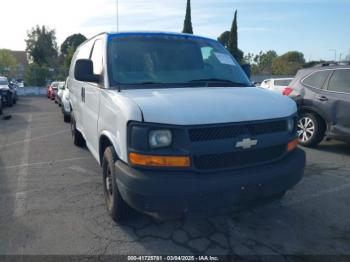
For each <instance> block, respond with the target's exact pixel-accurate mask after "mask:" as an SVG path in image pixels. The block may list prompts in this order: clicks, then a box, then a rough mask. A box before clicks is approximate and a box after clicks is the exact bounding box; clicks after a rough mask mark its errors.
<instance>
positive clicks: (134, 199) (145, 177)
mask: <svg viewBox="0 0 350 262" xmlns="http://www.w3.org/2000/svg"><path fill="white" fill-rule="evenodd" d="M304 168H305V152H304V151H302V150H301V149H297V150H295V151H294V152H292V153H290V154H289V155H287V156H286V157H285V158H283V159H281V160H279V161H277V162H274V163H270V164H266V165H261V166H257V167H251V168H245V169H240V170H231V171H221V172H215V173H214V172H213V173H195V172H186V171H164V172H162V171H159V170H157V171H155V170H143V169H142V170H141V169H134V168H131V167H129V166H128V165H126V164H125V163H123V162H121V161H118V162H116V169H117V183H118V187H119V191H120V193H121V196H122V198H123V199H124V201H126V202H127V203H128V204H129V205H130V206H131V207H133V208H134V209H136V210H138V211H140V212H143V213H147V214H157V215H158V216H161V217H169V216H170V217H173V216H174V217H175V216H178V215H181V214H182V213H184V212H187V211H189V212H191V211H194V212H197V211H200V212H201V211H210V210H219V209H222V208H223V209H235V208H236V207H239V206H241V205H242V204H245V203H249V202H254V201H257V200H263V199H266V198H269V197H272V196H274V195H277V194H279V193H283V192H285V191H287V190H288V189H290V188H292V187H293V186H294V185H296V184H297V183H298V182H299V181H300V180H301V178H302V176H303V174H304Z"/></svg>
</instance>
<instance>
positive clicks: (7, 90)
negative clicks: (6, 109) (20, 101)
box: [0, 76, 16, 107]
mask: <svg viewBox="0 0 350 262" xmlns="http://www.w3.org/2000/svg"><path fill="white" fill-rule="evenodd" d="M0 92H1V97H2V98H1V99H2V104H3V105H7V106H10V107H11V106H12V105H13V104H14V103H16V94H15V90H14V89H13V88H11V86H10V84H9V82H8V80H7V78H6V77H3V76H0Z"/></svg>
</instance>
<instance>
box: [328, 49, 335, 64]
mask: <svg viewBox="0 0 350 262" xmlns="http://www.w3.org/2000/svg"><path fill="white" fill-rule="evenodd" d="M329 51H331V52H334V62H337V49H329Z"/></svg>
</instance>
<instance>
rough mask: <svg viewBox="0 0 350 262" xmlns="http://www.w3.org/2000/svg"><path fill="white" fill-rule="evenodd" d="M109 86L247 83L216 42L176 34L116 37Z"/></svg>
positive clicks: (112, 43) (110, 53) (110, 50)
mask: <svg viewBox="0 0 350 262" xmlns="http://www.w3.org/2000/svg"><path fill="white" fill-rule="evenodd" d="M108 68H109V72H108V73H109V80H110V85H111V86H120V87H122V88H140V86H141V88H145V86H149V85H158V86H159V87H161V86H162V85H163V86H166V87H169V85H171V84H173V85H175V86H178V85H181V86H183V87H186V86H203V85H204V84H205V85H206V86H209V84H211V85H213V86H242V87H243V86H250V85H251V83H250V81H249V79H248V77H247V76H246V74H245V73H244V71H243V70H242V68H241V67H240V66H239V64H238V63H237V62H236V61H235V60H234V58H233V57H232V56H231V55H230V54H229V53H228V51H227V50H226V49H225V48H224V47H223V46H222V45H220V44H219V43H218V42H216V41H214V40H209V39H201V38H198V39H197V38H188V37H179V36H151V37H145V36H129V37H115V38H112V39H111V40H110V41H109V45H108Z"/></svg>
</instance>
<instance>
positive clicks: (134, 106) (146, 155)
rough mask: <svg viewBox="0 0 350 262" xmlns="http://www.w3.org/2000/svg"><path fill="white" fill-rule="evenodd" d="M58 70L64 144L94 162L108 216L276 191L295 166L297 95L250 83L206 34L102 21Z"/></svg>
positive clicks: (295, 177) (172, 213)
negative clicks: (127, 28) (64, 87)
mask: <svg viewBox="0 0 350 262" xmlns="http://www.w3.org/2000/svg"><path fill="white" fill-rule="evenodd" d="M67 82H68V88H69V90H70V101H71V108H72V112H71V126H72V133H73V139H74V144H75V145H77V146H83V145H85V144H86V146H87V147H88V149H89V150H90V152H91V153H92V155H93V156H94V158H95V159H96V160H97V162H98V163H99V164H100V165H101V167H102V178H103V188H104V195H105V199H106V205H107V208H108V210H109V212H110V214H111V215H112V217H113V219H114V220H116V221H121V220H123V219H126V218H127V215H128V210H129V208H133V209H136V210H138V211H140V212H143V213H146V214H150V215H154V216H158V217H178V216H180V215H182V214H183V213H184V212H191V211H197V210H203V209H204V210H207V209H211V210H219V209H221V208H224V209H230V208H232V207H235V206H237V205H241V204H242V203H246V202H249V203H250V202H254V201H256V200H261V199H270V200H271V199H277V198H281V197H282V196H283V195H284V193H285V192H286V191H287V190H289V189H290V188H291V187H293V186H294V185H295V184H296V183H298V182H299V181H300V179H301V178H302V176H303V172H304V167H305V153H304V152H303V151H302V150H301V149H298V148H297V144H298V140H297V136H296V114H297V107H296V104H295V102H294V101H292V100H291V99H290V98H288V97H283V96H280V95H277V94H274V93H271V92H266V91H265V90H262V89H260V88H256V87H252V84H251V82H250V80H249V79H248V78H247V76H246V75H245V73H244V72H243V70H242V69H241V67H240V66H239V64H238V63H237V62H236V61H235V60H234V58H233V57H232V56H231V55H230V54H229V53H228V51H227V50H226V49H225V48H224V47H223V46H222V45H221V44H219V43H218V42H217V41H215V40H211V39H208V38H203V37H198V36H192V35H185V34H171V33H119V34H118V33H117V34H108V33H107V34H106V33H103V34H100V35H97V36H95V37H93V38H91V39H90V40H87V41H86V42H84V43H83V44H82V45H81V46H80V47H79V48H78V49H77V51H76V53H75V55H74V57H73V60H72V64H71V68H70V73H69V78H68V81H67Z"/></svg>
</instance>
